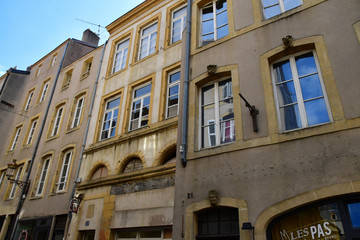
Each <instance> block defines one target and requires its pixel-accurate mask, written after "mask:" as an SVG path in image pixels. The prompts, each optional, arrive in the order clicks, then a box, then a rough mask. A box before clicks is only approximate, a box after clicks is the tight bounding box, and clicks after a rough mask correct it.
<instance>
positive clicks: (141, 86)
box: [128, 81, 153, 132]
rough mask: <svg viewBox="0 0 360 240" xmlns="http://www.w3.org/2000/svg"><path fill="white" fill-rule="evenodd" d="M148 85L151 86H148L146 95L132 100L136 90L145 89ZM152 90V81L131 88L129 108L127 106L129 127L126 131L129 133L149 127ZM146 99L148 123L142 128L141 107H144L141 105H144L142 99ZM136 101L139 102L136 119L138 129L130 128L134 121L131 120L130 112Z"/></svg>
mask: <svg viewBox="0 0 360 240" xmlns="http://www.w3.org/2000/svg"><path fill="white" fill-rule="evenodd" d="M149 85H151V86H150V91H149V92H148V93H146V94H143V95H141V96H139V97H136V98H134V95H135V91H137V90H139V89H142V88H145V87H147V86H149ZM152 89H153V82H152V81H146V82H144V83H142V84H141V85H138V86H135V87H133V88H132V89H131V100H130V106H129V109H130V114H129V126H128V131H129V132H131V131H135V130H137V129H141V128H144V127H147V126H149V125H150V120H151V110H152V108H151V105H152V99H151V98H152ZM146 97H149V113H148V115H147V116H148V121H147V124H146V125H144V126H142V125H141V121H142V119H143V115H142V111H143V107H144V105H143V103H144V98H146ZM138 100H140V102H141V103H140V108H139V109H140V112H139V118H138V121H139V122H138V127H136V128H133V129H132V128H131V126H132V125H131V123H132V122H133V121H134V120H133V118H132V112H133V103H134V102H135V101H138Z"/></svg>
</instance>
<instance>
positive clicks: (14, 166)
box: [6, 159, 28, 189]
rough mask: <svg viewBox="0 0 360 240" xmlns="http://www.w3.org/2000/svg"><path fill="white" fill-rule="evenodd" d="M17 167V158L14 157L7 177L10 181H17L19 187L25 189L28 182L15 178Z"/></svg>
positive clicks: (8, 168)
mask: <svg viewBox="0 0 360 240" xmlns="http://www.w3.org/2000/svg"><path fill="white" fill-rule="evenodd" d="M17 167H18V165H17V164H16V159H14V160H13V161H12V162H11V163H8V167H7V170H6V177H7V179H8V180H9V181H10V183H15V184H16V185H18V186H19V188H21V189H23V188H24V187H27V185H28V182H24V181H20V180H17V179H14V178H13V177H14V174H15V171H16V169H17Z"/></svg>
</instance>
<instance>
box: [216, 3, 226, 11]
mask: <svg viewBox="0 0 360 240" xmlns="http://www.w3.org/2000/svg"><path fill="white" fill-rule="evenodd" d="M226 9H227V2H226V0H218V1H216V13H219V12H222V11H224V10H226Z"/></svg>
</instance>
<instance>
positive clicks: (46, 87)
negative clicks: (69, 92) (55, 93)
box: [38, 79, 50, 103]
mask: <svg viewBox="0 0 360 240" xmlns="http://www.w3.org/2000/svg"><path fill="white" fill-rule="evenodd" d="M49 86H50V79H48V80H46V81H45V82H44V83H43V86H42V88H41V94H40V97H39V100H38V102H39V103H41V102H43V101H45V98H46V95H47V92H48V90H49Z"/></svg>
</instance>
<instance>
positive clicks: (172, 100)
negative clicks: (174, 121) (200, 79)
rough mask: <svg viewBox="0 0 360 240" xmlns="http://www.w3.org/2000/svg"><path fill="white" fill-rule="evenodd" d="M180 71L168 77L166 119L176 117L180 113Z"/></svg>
mask: <svg viewBox="0 0 360 240" xmlns="http://www.w3.org/2000/svg"><path fill="white" fill-rule="evenodd" d="M179 83H180V71H178V70H177V71H176V72H172V73H170V74H169V75H168V82H167V94H166V118H171V117H175V116H177V115H178V112H179V90H180V89H179Z"/></svg>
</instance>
